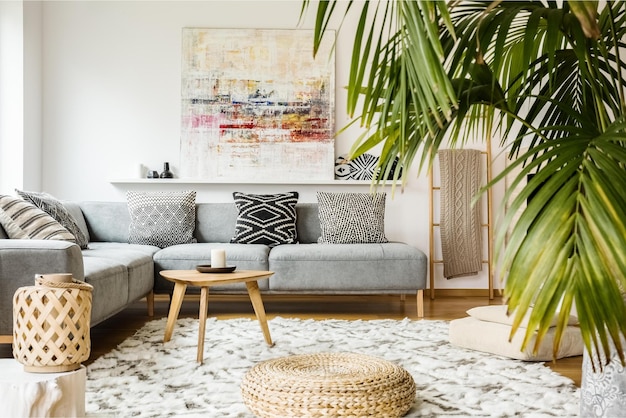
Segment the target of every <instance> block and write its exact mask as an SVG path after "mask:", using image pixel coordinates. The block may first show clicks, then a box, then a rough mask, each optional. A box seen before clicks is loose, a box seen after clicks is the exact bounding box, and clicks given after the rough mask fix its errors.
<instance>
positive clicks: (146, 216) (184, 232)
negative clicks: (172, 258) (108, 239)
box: [126, 191, 196, 248]
mask: <svg viewBox="0 0 626 418" xmlns="http://www.w3.org/2000/svg"><path fill="white" fill-rule="evenodd" d="M126 200H127V203H128V211H129V213H130V227H129V231H128V242H129V243H130V244H145V245H154V246H156V247H159V248H165V247H169V246H171V245H176V244H188V243H193V242H196V239H195V238H194V237H193V233H194V230H195V228H196V192H195V191H181V192H135V191H128V192H126Z"/></svg>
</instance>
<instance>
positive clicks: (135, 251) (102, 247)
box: [83, 242, 159, 302]
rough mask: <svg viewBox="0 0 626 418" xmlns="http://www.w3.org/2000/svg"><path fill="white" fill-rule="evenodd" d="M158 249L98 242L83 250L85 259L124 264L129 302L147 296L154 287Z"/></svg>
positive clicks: (147, 246) (146, 246)
mask: <svg viewBox="0 0 626 418" xmlns="http://www.w3.org/2000/svg"><path fill="white" fill-rule="evenodd" d="M157 251H159V248H158V247H154V246H149V245H139V244H125V243H119V242H97V243H92V244H90V248H89V249H87V250H83V257H84V258H100V259H107V260H110V261H111V262H115V263H119V264H122V265H123V266H124V267H125V268H126V272H127V276H128V301H129V302H132V301H134V300H137V299H139V298H141V297H143V296H145V295H146V294H147V293H148V292H150V290H152V287H153V286H154V261H153V259H152V256H153V255H154V254H155V253H156V252H157Z"/></svg>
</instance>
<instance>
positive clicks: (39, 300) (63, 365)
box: [13, 274, 93, 373]
mask: <svg viewBox="0 0 626 418" xmlns="http://www.w3.org/2000/svg"><path fill="white" fill-rule="evenodd" d="M68 276H69V281H68ZM35 283H36V285H35V286H27V287H20V288H19V289H17V291H16V292H15V294H14V296H13V319H14V323H13V357H15V359H16V360H17V361H18V362H19V363H21V364H23V365H24V371H27V372H35V373H58V372H67V371H72V370H76V369H78V368H79V367H80V364H81V362H83V361H85V360H87V359H88V358H89V354H90V352H91V339H90V334H89V332H90V323H91V298H92V291H93V287H92V286H91V285H90V284H87V283H84V282H81V281H78V280H74V279H72V278H71V274H59V275H43V276H41V275H37V276H36V279H35Z"/></svg>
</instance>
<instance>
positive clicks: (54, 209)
mask: <svg viewBox="0 0 626 418" xmlns="http://www.w3.org/2000/svg"><path fill="white" fill-rule="evenodd" d="M15 192H16V193H17V194H18V195H20V196H21V197H22V199H24V200H25V201H27V202H30V203H32V204H33V205H35V206H36V207H38V208H39V209H41V210H43V211H44V212H46V213H47V214H48V215H50V216H52V217H53V218H54V219H55V220H56V221H57V222H59V223H60V224H61V225H63V226H64V227H65V228H66V229H67V230H68V231H69V232H70V233H71V234H72V235H74V238H75V239H76V244H78V246H79V247H80V248H82V249H85V248H87V243H88V242H89V239H88V238H87V236H85V234H84V233H83V231H81V229H80V227H79V226H78V223H77V222H76V219H74V217H73V216H72V215H71V214H70V213H69V211H68V210H67V209H66V208H65V206H64V205H63V203H61V202H60V201H59V200H58V199H57V198H55V197H54V196H52V195H49V194H48V193H38V192H26V191H23V190H18V189H15Z"/></svg>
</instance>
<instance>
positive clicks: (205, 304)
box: [196, 286, 209, 364]
mask: <svg viewBox="0 0 626 418" xmlns="http://www.w3.org/2000/svg"><path fill="white" fill-rule="evenodd" d="M208 310H209V288H208V287H206V286H202V287H201V288H200V315H199V316H200V329H199V330H198V355H197V357H196V360H197V361H198V363H200V364H202V359H203V357H204V332H205V330H206V317H207V312H208Z"/></svg>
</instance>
